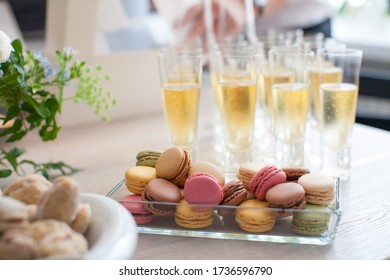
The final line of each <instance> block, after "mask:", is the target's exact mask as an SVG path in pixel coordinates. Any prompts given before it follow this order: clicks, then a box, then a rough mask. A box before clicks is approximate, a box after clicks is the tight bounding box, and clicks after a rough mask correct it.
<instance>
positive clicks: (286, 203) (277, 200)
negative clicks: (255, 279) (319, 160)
mask: <svg viewBox="0 0 390 280" xmlns="http://www.w3.org/2000/svg"><path fill="white" fill-rule="evenodd" d="M265 200H266V201H268V205H269V207H270V208H281V209H303V208H304V207H305V205H306V199H305V190H304V189H303V187H302V186H301V185H299V184H297V183H294V182H287V183H281V184H277V185H275V186H273V187H272V188H270V189H269V190H268V191H267V193H266V194H265ZM292 214H293V213H292V212H284V211H283V212H282V213H278V216H279V217H286V216H290V215H292Z"/></svg>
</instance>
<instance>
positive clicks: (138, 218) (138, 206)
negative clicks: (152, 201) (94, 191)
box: [119, 194, 153, 225]
mask: <svg viewBox="0 0 390 280" xmlns="http://www.w3.org/2000/svg"><path fill="white" fill-rule="evenodd" d="M119 203H120V204H122V205H123V206H124V207H125V208H126V209H127V210H129V212H130V213H131V215H132V216H133V217H134V220H135V222H136V224H137V225H144V224H147V223H150V222H151V221H152V220H153V214H152V213H151V212H150V211H149V210H147V209H146V208H145V205H146V203H144V202H142V197H141V196H140V195H135V194H131V195H127V196H124V197H122V198H121V199H120V201H119Z"/></svg>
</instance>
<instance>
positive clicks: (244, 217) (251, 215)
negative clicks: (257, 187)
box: [236, 199, 276, 232]
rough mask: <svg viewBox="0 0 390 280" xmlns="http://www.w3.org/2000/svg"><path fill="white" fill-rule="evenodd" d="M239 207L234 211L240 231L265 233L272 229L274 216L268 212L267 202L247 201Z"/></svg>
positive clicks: (273, 213) (271, 212)
mask: <svg viewBox="0 0 390 280" xmlns="http://www.w3.org/2000/svg"><path fill="white" fill-rule="evenodd" d="M239 206H240V207H239V208H238V209H237V210H236V222H237V223H238V226H239V227H240V228H241V229H242V230H244V231H247V232H266V231H270V230H272V229H273V227H274V224H275V219H276V214H275V212H273V211H271V210H269V208H268V202H266V201H260V200H257V199H248V200H246V201H244V202H243V203H241V204H240V205H239ZM267 208H268V209H267Z"/></svg>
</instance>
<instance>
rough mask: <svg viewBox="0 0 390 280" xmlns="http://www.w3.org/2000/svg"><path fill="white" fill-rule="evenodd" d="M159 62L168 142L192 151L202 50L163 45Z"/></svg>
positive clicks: (200, 78) (196, 119) (197, 109)
mask: <svg viewBox="0 0 390 280" xmlns="http://www.w3.org/2000/svg"><path fill="white" fill-rule="evenodd" d="M158 62H159V73H160V84H161V93H162V100H163V108H164V116H165V123H166V127H167V132H168V137H169V142H170V144H171V145H174V146H179V147H181V148H183V149H186V150H189V151H191V150H193V149H194V148H195V144H196V139H197V127H198V111H199V98H200V88H201V84H202V54H201V53H200V52H199V51H197V50H190V51H186V50H180V51H179V50H177V49H165V50H163V51H161V52H160V54H159V55H158Z"/></svg>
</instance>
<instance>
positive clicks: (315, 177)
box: [298, 173, 336, 205]
mask: <svg viewBox="0 0 390 280" xmlns="http://www.w3.org/2000/svg"><path fill="white" fill-rule="evenodd" d="M298 184H300V185H301V186H302V187H303V188H304V189H305V193H306V194H305V196H306V201H307V203H311V204H318V205H328V204H330V203H331V202H332V201H333V199H334V197H335V185H336V184H335V180H334V179H333V178H332V177H330V176H328V175H326V174H321V173H310V174H306V175H303V176H301V177H300V178H299V179H298Z"/></svg>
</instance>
